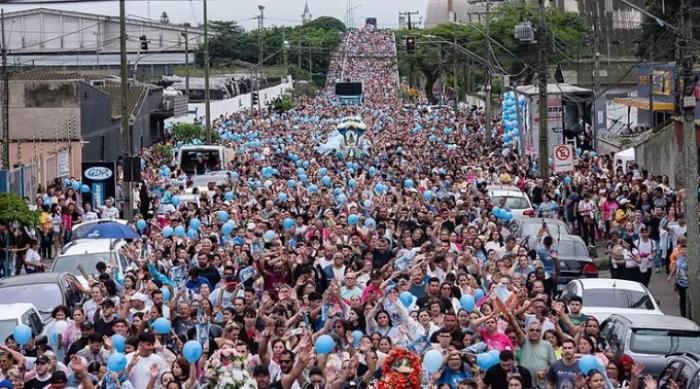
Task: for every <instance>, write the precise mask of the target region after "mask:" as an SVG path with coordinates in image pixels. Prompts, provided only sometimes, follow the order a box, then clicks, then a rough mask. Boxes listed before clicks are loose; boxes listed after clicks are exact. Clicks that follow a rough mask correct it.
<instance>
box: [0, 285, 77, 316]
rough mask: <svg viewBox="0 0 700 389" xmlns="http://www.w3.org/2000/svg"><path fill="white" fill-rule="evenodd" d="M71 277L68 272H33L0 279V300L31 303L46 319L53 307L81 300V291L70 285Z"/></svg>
mask: <svg viewBox="0 0 700 389" xmlns="http://www.w3.org/2000/svg"><path fill="white" fill-rule="evenodd" d="M71 277H72V276H71V275H70V273H34V274H27V275H20V276H16V277H8V278H3V279H0V301H2V302H3V303H5V304H14V303H31V304H33V305H34V306H35V307H36V309H37V310H38V311H39V313H40V314H41V316H42V318H43V319H44V320H48V318H49V317H50V316H51V311H52V310H53V309H54V308H55V307H57V306H59V305H65V306H68V307H72V306H74V305H76V304H79V303H80V302H82V300H83V296H82V293H81V292H79V291H77V290H75V289H74V288H73V287H72V286H71V281H70V278H71Z"/></svg>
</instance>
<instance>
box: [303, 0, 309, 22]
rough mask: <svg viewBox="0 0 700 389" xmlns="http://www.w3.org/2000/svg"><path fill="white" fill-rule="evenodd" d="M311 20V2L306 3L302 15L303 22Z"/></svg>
mask: <svg viewBox="0 0 700 389" xmlns="http://www.w3.org/2000/svg"><path fill="white" fill-rule="evenodd" d="M310 21H311V12H309V2H308V1H306V4H305V5H304V13H303V14H302V15H301V24H306V23H308V22H310Z"/></svg>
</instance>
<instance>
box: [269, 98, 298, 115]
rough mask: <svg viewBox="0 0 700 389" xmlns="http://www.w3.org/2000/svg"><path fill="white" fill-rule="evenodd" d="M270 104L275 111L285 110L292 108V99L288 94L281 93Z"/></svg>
mask: <svg viewBox="0 0 700 389" xmlns="http://www.w3.org/2000/svg"><path fill="white" fill-rule="evenodd" d="M272 106H273V107H274V109H275V111H277V112H287V111H289V110H290V109H292V108H294V99H293V98H292V96H290V95H283V96H280V97H278V98H276V99H275V100H273V101H272Z"/></svg>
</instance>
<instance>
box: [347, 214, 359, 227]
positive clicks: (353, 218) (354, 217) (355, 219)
mask: <svg viewBox="0 0 700 389" xmlns="http://www.w3.org/2000/svg"><path fill="white" fill-rule="evenodd" d="M358 220H359V217H357V215H355V214H352V215H349V216H348V224H349V225H351V226H354V225H356V224H357V222H358Z"/></svg>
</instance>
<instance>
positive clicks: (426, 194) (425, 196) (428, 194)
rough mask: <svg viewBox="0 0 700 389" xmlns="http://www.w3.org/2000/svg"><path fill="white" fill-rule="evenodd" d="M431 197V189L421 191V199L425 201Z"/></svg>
mask: <svg viewBox="0 0 700 389" xmlns="http://www.w3.org/2000/svg"><path fill="white" fill-rule="evenodd" d="M432 199H433V191H432V190H426V191H425V192H423V200H425V201H430V200H432Z"/></svg>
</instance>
